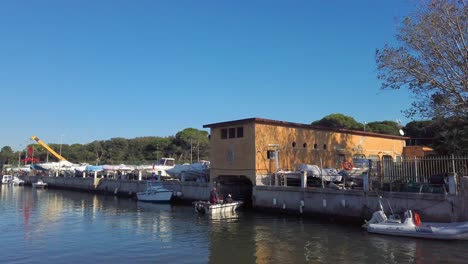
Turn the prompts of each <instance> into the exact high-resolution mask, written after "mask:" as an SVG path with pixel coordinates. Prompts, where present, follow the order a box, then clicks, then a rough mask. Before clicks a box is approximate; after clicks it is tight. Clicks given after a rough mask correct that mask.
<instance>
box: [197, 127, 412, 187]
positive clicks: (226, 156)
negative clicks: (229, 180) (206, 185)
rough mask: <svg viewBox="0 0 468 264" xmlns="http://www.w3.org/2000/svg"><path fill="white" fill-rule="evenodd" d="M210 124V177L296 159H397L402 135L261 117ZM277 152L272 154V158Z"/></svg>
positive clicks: (287, 166)
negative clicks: (332, 127)
mask: <svg viewBox="0 0 468 264" xmlns="http://www.w3.org/2000/svg"><path fill="white" fill-rule="evenodd" d="M203 127H204V128H210V130H211V133H210V137H211V138H210V144H211V146H210V151H211V152H210V161H211V170H210V179H211V181H216V180H217V179H218V178H219V177H220V176H221V177H226V176H238V177H239V176H245V177H247V178H248V179H249V180H250V181H251V183H252V184H253V185H256V184H257V181H258V178H261V177H262V176H265V175H269V174H271V173H273V172H275V171H276V170H277V169H279V170H295V168H296V165H298V164H302V163H305V164H314V165H319V166H320V165H321V166H323V167H334V168H342V166H343V162H344V161H351V162H352V161H353V159H357V158H366V159H372V160H380V159H398V158H399V157H401V155H402V152H403V148H404V147H405V140H406V139H408V138H407V137H400V136H392V135H383V134H376V133H370V132H364V131H354V130H347V129H330V128H324V127H317V126H312V125H306V124H298V123H291V122H283V121H276V120H269V119H262V118H248V119H241V120H235V121H228V122H221V123H213V124H207V125H204V126H203ZM276 155H277V158H276Z"/></svg>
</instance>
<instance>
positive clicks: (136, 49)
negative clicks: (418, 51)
mask: <svg viewBox="0 0 468 264" xmlns="http://www.w3.org/2000/svg"><path fill="white" fill-rule="evenodd" d="M413 10H414V1H412V0H391V1H390V0H388V1H375V0H368V1H361V0H356V1H344V0H343V1H325V0H323V1H316V0H308V1H306V0H304V1H294V0H293V1H289V0H287V1H286V0H283V1H276V0H264V1H255V0H254V1H252V0H248V1H247V0H246V1H242V0H235V1H234V0H213V1H203V0H200V1H195V0H190V1H188V0H187V1H178V0H167V1H165V0H148V1H144V0H138V1H135V0H120V1H119V0H89V1H87V0H80V1H72V0H71V1H63V0H57V1H49V0H44V1H23V0H2V1H0V87H1V108H2V110H3V113H4V114H3V115H2V119H1V124H2V125H1V130H0V134H1V137H0V148H1V147H3V146H10V147H12V148H13V150H18V149H22V148H24V147H25V145H26V144H28V143H32V141H31V140H30V137H31V136H32V135H37V136H38V137H39V138H40V139H42V140H43V141H45V142H46V143H60V142H61V141H62V143H64V144H73V143H89V142H92V141H94V140H108V139H110V138H114V137H123V138H135V137H143V136H170V135H175V134H176V133H177V132H178V131H181V130H183V129H185V128H188V127H193V128H196V129H203V125H204V124H210V123H217V122H224V121H231V120H236V119H243V118H251V117H259V118H267V119H274V120H280V121H288V122H297V123H304V124H309V123H311V122H312V121H315V120H319V119H321V118H323V117H324V116H326V115H329V114H332V113H342V114H345V115H348V116H352V117H354V118H355V119H356V120H357V121H358V122H372V121H384V120H393V121H395V120H396V119H401V120H402V121H403V123H406V122H408V120H406V119H405V118H404V116H403V114H402V113H401V111H402V110H404V109H406V108H408V107H409V105H410V101H411V97H410V95H409V94H408V92H407V91H404V90H397V91H382V90H380V82H379V80H378V79H377V71H376V63H375V51H376V49H377V48H382V47H383V46H384V44H385V43H391V42H394V36H395V32H396V26H397V24H398V23H397V22H398V21H399V20H401V18H402V17H404V16H406V15H408V14H409V13H410V12H412V11H413Z"/></svg>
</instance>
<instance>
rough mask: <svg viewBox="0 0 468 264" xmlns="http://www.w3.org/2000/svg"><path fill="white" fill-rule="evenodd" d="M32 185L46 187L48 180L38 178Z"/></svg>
mask: <svg viewBox="0 0 468 264" xmlns="http://www.w3.org/2000/svg"><path fill="white" fill-rule="evenodd" d="M32 187H35V188H45V187H47V182H43V181H42V180H38V181H37V182H35V183H33V184H32Z"/></svg>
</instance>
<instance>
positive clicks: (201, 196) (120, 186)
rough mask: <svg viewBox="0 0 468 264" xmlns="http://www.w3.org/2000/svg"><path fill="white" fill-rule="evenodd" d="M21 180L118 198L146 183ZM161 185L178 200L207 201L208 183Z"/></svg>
mask: <svg viewBox="0 0 468 264" xmlns="http://www.w3.org/2000/svg"><path fill="white" fill-rule="evenodd" d="M23 179H24V180H25V181H26V184H31V183H33V182H36V181H37V180H39V179H41V180H43V181H44V182H46V183H47V184H48V185H49V186H51V187H53V188H62V189H73V190H82V191H90V192H98V193H108V194H115V195H119V196H135V195H136V193H137V192H143V191H145V190H146V181H135V180H115V179H105V178H98V179H94V178H92V177H88V178H74V177H41V176H28V177H25V178H23ZM162 185H163V186H164V187H166V188H167V189H169V190H172V191H174V192H176V193H177V194H178V195H179V196H180V197H178V198H179V199H182V200H208V198H209V196H210V185H209V183H195V182H183V183H182V182H177V181H163V182H162Z"/></svg>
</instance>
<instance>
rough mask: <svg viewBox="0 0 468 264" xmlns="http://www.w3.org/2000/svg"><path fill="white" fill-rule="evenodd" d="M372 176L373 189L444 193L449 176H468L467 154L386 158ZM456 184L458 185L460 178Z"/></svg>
mask: <svg viewBox="0 0 468 264" xmlns="http://www.w3.org/2000/svg"><path fill="white" fill-rule="evenodd" d="M371 175H373V177H372V180H373V181H374V183H376V184H374V188H377V189H383V190H390V191H410V192H412V191H419V192H441V193H442V192H445V191H446V186H447V181H448V176H449V175H456V177H461V176H468V156H455V155H452V156H429V157H404V158H402V159H400V160H398V161H394V160H383V161H380V162H378V164H377V166H376V167H375V169H374V170H373V173H372V174H371ZM455 184H459V181H456V182H455ZM376 185H377V186H376ZM458 187H459V186H458Z"/></svg>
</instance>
